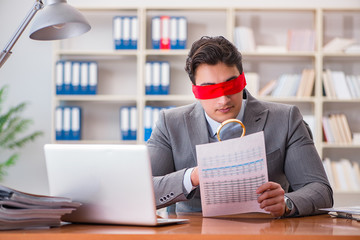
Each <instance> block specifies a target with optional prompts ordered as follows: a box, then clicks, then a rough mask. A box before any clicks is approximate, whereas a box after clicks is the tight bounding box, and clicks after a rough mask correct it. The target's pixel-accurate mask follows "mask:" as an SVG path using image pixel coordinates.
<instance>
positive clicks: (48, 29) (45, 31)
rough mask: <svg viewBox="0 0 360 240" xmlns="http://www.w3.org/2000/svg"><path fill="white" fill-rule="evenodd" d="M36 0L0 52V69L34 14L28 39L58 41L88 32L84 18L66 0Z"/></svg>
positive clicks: (88, 28)
mask: <svg viewBox="0 0 360 240" xmlns="http://www.w3.org/2000/svg"><path fill="white" fill-rule="evenodd" d="M43 1H44V0H36V2H35V4H34V5H33V7H32V8H31V10H30V11H29V13H28V15H27V16H26V17H25V19H24V20H23V21H22V23H21V24H20V26H19V27H18V29H17V30H16V32H15V33H14V35H13V36H12V38H11V39H10V41H9V42H8V44H7V45H6V46H5V48H4V50H3V51H2V52H0V68H1V67H2V65H3V64H4V63H5V62H6V60H7V59H8V58H9V57H10V55H11V49H12V48H13V46H14V45H15V43H16V41H17V40H18V39H19V38H20V36H21V34H22V33H23V32H24V30H25V28H26V27H27V25H28V24H29V23H30V21H31V20H32V18H33V17H34V16H35V14H36V13H37V12H38V11H39V10H41V9H43V10H42V11H40V12H39V14H38V15H37V18H36V19H35V20H34V23H33V25H32V28H31V29H30V38H31V39H34V40H59V39H65V38H71V37H75V36H78V35H81V34H83V33H85V32H88V31H89V30H90V28H91V27H90V25H89V23H88V22H87V20H86V19H85V17H84V16H83V15H82V14H81V13H80V12H79V11H78V10H76V9H75V8H73V7H71V6H70V5H68V4H67V2H66V0H47V1H46V4H44V3H43Z"/></svg>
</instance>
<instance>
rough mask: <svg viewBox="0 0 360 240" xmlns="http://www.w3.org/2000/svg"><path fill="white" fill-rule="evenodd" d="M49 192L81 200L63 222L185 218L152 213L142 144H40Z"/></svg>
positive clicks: (143, 221)
mask: <svg viewBox="0 0 360 240" xmlns="http://www.w3.org/2000/svg"><path fill="white" fill-rule="evenodd" d="M44 152H45V159H46V168H47V174H48V180H49V189H50V195H52V196H61V197H68V198H71V199H72V200H73V201H77V202H80V203H82V206H80V207H79V208H78V209H77V210H76V211H74V212H73V213H71V214H67V215H65V216H64V217H63V218H62V220H63V221H68V222H81V223H100V224H121V225H140V226H156V225H166V224H171V223H184V222H187V221H188V220H187V219H164V218H158V217H157V216H156V206H155V196H154V188H153V181H152V172H151V164H150V158H149V154H148V151H147V147H146V146H145V145H115V144H46V145H45V146H44Z"/></svg>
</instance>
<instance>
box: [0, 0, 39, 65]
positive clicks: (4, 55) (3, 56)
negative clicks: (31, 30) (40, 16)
mask: <svg viewBox="0 0 360 240" xmlns="http://www.w3.org/2000/svg"><path fill="white" fill-rule="evenodd" d="M43 6H44V4H43V2H42V0H36V2H35V4H34V5H33V6H32V8H31V10H30V11H29V13H28V15H27V16H26V17H25V18H24V20H23V21H22V23H21V24H20V26H19V27H18V29H17V30H16V32H15V33H14V35H13V36H12V37H11V38H10V41H9V42H8V44H7V45H6V46H5V48H4V50H3V51H2V52H0V68H1V67H2V65H3V64H4V63H5V62H6V60H7V59H8V58H9V57H10V55H11V49H12V48H13V47H14V45H15V43H16V42H17V40H18V39H19V38H20V36H21V34H22V33H23V32H24V30H25V28H26V27H27V26H28V25H29V23H30V21H31V20H32V18H33V17H34V16H35V14H36V13H37V11H39V10H40V9H42V8H43Z"/></svg>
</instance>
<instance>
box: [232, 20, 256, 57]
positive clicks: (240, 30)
mask: <svg viewBox="0 0 360 240" xmlns="http://www.w3.org/2000/svg"><path fill="white" fill-rule="evenodd" d="M234 38H235V41H234V42H235V46H236V47H237V48H238V50H239V51H240V52H254V51H255V46H256V44H255V38H254V33H253V30H252V29H251V28H248V27H245V26H239V27H236V28H235V36H234Z"/></svg>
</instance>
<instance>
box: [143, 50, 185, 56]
mask: <svg viewBox="0 0 360 240" xmlns="http://www.w3.org/2000/svg"><path fill="white" fill-rule="evenodd" d="M188 53H189V50H188V49H186V50H180V49H179V50H171V49H164V50H152V49H151V50H150V49H148V50H146V51H145V53H144V55H145V56H187V55H188Z"/></svg>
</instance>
